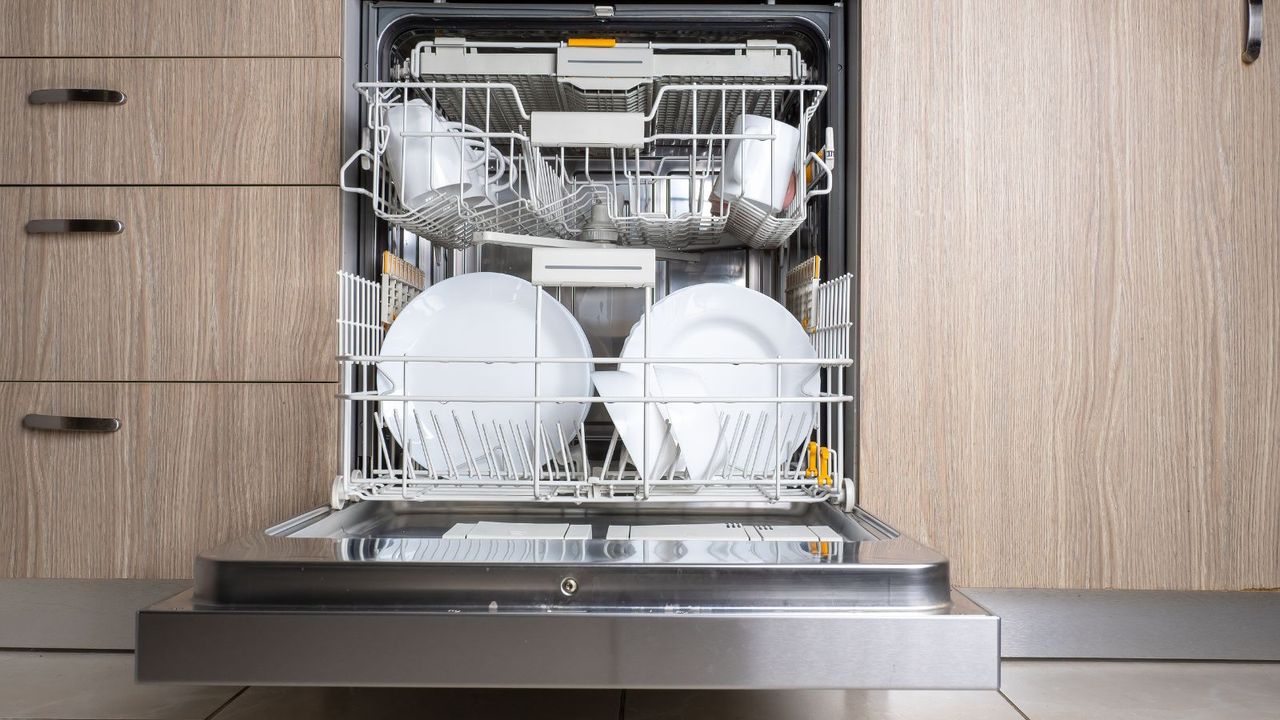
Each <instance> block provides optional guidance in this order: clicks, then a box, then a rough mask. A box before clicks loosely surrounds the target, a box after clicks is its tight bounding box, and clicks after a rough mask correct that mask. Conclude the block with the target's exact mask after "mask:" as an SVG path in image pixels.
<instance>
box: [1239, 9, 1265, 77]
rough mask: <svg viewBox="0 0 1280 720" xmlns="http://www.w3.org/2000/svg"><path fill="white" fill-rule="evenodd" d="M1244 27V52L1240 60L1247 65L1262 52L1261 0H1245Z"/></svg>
mask: <svg viewBox="0 0 1280 720" xmlns="http://www.w3.org/2000/svg"><path fill="white" fill-rule="evenodd" d="M1244 25H1245V30H1244V52H1242V53H1240V59H1241V60H1243V61H1244V64H1245V65H1248V64H1250V63H1252V62H1253V61H1254V60H1257V59H1258V55H1259V54H1260V53H1261V52H1262V0H1245V9H1244Z"/></svg>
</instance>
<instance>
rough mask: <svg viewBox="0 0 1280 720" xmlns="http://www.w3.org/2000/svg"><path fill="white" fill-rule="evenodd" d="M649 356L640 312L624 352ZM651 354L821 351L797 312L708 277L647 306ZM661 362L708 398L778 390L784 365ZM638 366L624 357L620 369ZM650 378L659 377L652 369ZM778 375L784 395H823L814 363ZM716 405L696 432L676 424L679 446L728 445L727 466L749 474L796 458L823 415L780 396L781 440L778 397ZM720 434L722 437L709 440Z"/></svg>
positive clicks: (764, 355) (795, 355)
mask: <svg viewBox="0 0 1280 720" xmlns="http://www.w3.org/2000/svg"><path fill="white" fill-rule="evenodd" d="M644 356H645V331H644V321H643V319H642V320H641V321H639V322H637V323H636V324H635V326H634V327H632V328H631V334H630V335H628V336H627V341H626V344H625V345H623V348H622V357H625V358H639V357H644ZM648 356H649V357H651V358H682V357H683V358H725V359H734V358H741V359H757V358H758V359H775V358H786V359H814V358H817V353H816V352H814V349H813V345H812V344H810V342H809V335H808V333H806V332H805V331H804V328H803V327H801V326H800V323H799V321H797V320H796V319H795V316H793V315H792V314H791V313H790V311H788V310H787V309H786V308H785V307H783V306H782V305H780V304H778V303H777V302H776V301H774V300H773V299H772V298H770V297H768V296H767V295H762V294H761V293H758V292H756V291H754V290H750V289H747V288H744V287H740V286H737V285H727V284H723V283H704V284H701V285H693V286H690V287H687V288H684V289H683V290H679V291H677V292H674V293H672V294H671V295H668V296H667V297H665V298H663V299H662V300H661V301H659V302H657V303H655V304H654V305H653V307H652V308H651V309H650V311H649V342H648ZM663 367H674V368H678V369H681V370H684V371H686V372H689V373H692V374H694V375H696V376H698V378H699V379H700V380H701V381H702V384H703V386H704V387H705V388H706V393H707V396H709V397H725V396H742V397H748V398H751V397H775V396H777V394H778V384H779V378H778V377H777V373H778V372H779V370H778V367H777V366H775V365H767V364H765V365H750V364H744V365H730V364H724V365H720V364H696V365H695V364H672V365H670V366H663ZM640 368H641V366H640V365H638V364H635V363H624V364H622V365H621V366H620V367H619V370H620V371H623V372H630V373H633V374H639V373H640V372H641V369H640ZM657 372H658V373H661V372H662V370H661V369H659V370H658V371H657ZM650 377H651V378H654V377H657V376H656V375H654V374H651V375H650ZM780 379H781V391H782V396H787V397H816V396H817V395H818V390H819V380H818V367H817V366H816V365H783V366H781V378H780ZM671 394H673V395H674V394H675V393H671ZM686 405H687V404H686ZM712 405H713V406H714V407H715V410H716V412H717V415H718V418H719V422H718V423H716V424H714V425H710V426H708V424H707V423H705V422H701V423H697V426H698V429H696V430H693V431H692V432H693V433H695V434H696V435H698V436H699V437H697V438H695V437H693V436H692V435H690V436H685V433H684V432H681V431H682V430H684V427H679V428H676V436H675V439H676V441H677V442H678V443H680V445H681V447H692V446H693V445H694V444H695V443H697V444H698V445H699V446H701V447H705V446H706V445H707V444H708V443H709V444H711V446H712V447H721V446H723V447H724V448H725V449H726V451H727V452H728V453H729V462H728V463H727V465H728V466H730V467H732V468H734V469H735V470H737V471H740V472H744V473H749V474H765V473H772V472H773V469H774V468H775V467H777V466H779V465H781V464H782V463H784V462H786V461H787V460H788V459H789V458H791V456H792V455H793V454H794V453H795V451H796V450H797V449H798V448H799V447H800V446H801V445H802V444H803V443H804V441H805V439H806V438H807V437H808V435H809V432H810V430H811V429H812V428H813V424H814V420H815V419H816V418H817V404H816V403H781V404H780V412H779V413H778V414H777V417H778V419H779V421H780V427H781V436H782V442H781V443H780V444H779V443H776V442H775V427H774V426H775V421H774V420H775V404H774V403H771V402H759V403H752V402H745V403H744V402H734V403H714V404H712ZM689 424H692V423H689ZM682 425H683V424H682ZM722 427H723V428H725V430H724V431H723V432H721V431H720V428H722ZM717 435H718V436H720V437H712V438H711V439H708V436H717ZM726 443H727V444H726ZM715 469H716V470H719V468H715Z"/></svg>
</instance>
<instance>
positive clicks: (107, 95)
mask: <svg viewBox="0 0 1280 720" xmlns="http://www.w3.org/2000/svg"><path fill="white" fill-rule="evenodd" d="M124 101H125V96H124V93H122V92H120V91H119V90H108V89H106V88H46V89H44V90H33V91H32V92H31V94H30V95H28V96H27V103H28V104H30V105H65V104H67V103H94V104H97V105H123V104H124Z"/></svg>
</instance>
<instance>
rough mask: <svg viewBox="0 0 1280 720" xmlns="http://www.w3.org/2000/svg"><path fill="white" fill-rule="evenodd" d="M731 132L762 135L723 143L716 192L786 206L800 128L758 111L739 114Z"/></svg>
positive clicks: (790, 195)
mask: <svg viewBox="0 0 1280 720" xmlns="http://www.w3.org/2000/svg"><path fill="white" fill-rule="evenodd" d="M731 134H733V135H763V136H765V137H763V138H761V139H759V140H756V139H753V138H746V139H733V140H729V141H727V142H726V143H725V152H724V162H723V165H722V166H721V168H720V177H718V178H716V185H715V194H716V196H718V197H719V198H720V199H722V200H730V201H732V200H750V201H751V202H753V203H755V204H756V205H758V206H760V207H764V208H768V209H769V210H771V211H772V212H782V211H783V210H786V209H787V206H788V205H790V204H791V201H792V199H793V198H794V197H795V192H796V187H795V180H796V160H797V158H798V157H799V155H800V130H798V129H797V128H796V127H795V126H794V125H788V124H787V123H784V122H781V121H778V120H770V119H769V118H767V117H763V116H761V115H741V116H739V117H738V119H737V120H735V121H734V123H733V130H732V131H731ZM769 136H773V137H769Z"/></svg>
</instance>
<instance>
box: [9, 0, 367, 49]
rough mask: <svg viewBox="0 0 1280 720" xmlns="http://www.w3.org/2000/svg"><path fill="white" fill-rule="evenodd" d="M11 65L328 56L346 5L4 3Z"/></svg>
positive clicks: (323, 0)
mask: <svg viewBox="0 0 1280 720" xmlns="http://www.w3.org/2000/svg"><path fill="white" fill-rule="evenodd" d="M0 17H3V18H5V22H4V23H0V47H3V48H5V53H4V54H5V55H8V56H10V57H147V56H151V57H200V56H204V57H218V56H229V57H237V56H255V55H259V56H261V55H269V56H283V57H303V56H328V57H338V56H339V55H341V50H342V2H341V0H270V2H263V1H262V0H36V1H34V2H33V0H0Z"/></svg>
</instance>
